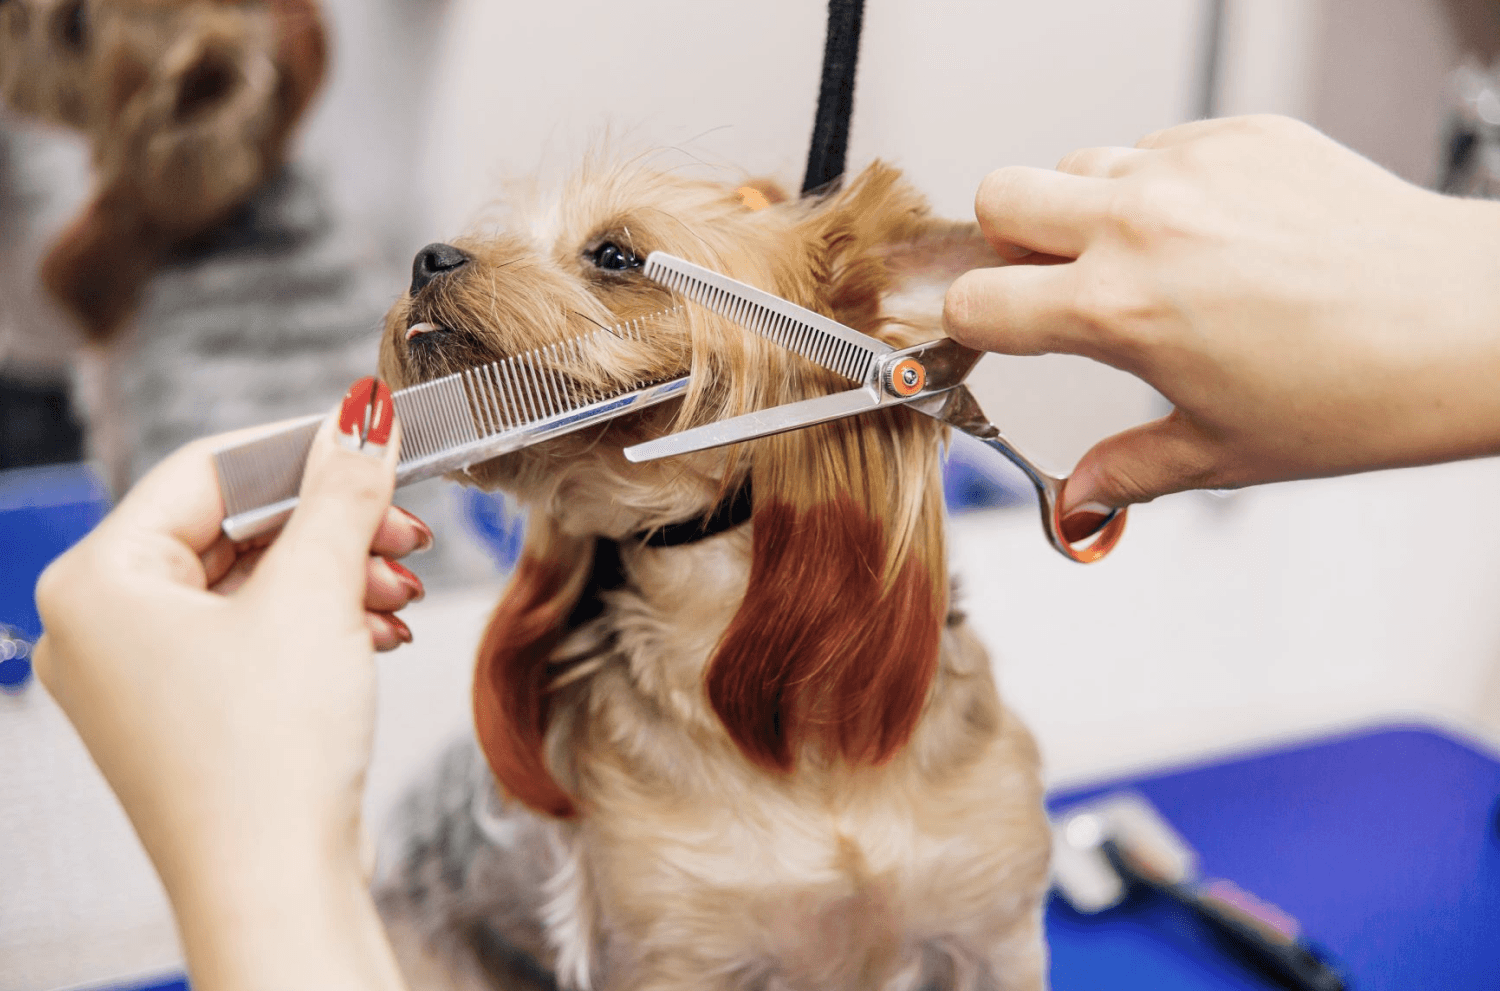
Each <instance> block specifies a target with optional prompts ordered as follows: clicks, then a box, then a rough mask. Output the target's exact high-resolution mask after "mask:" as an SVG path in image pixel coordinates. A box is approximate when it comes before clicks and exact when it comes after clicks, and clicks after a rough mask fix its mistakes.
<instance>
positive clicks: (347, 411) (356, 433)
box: [338, 375, 396, 458]
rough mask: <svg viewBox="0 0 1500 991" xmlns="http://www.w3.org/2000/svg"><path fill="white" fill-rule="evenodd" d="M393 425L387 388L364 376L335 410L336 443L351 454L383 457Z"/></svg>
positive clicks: (390, 400) (389, 390)
mask: <svg viewBox="0 0 1500 991" xmlns="http://www.w3.org/2000/svg"><path fill="white" fill-rule="evenodd" d="M395 424H396V403H395V400H394V399H392V398H391V387H390V386H388V385H386V384H385V383H384V382H382V381H380V380H379V379H377V378H374V377H372V376H368V375H367V376H365V377H364V378H362V379H360V380H359V381H358V382H355V383H354V384H353V385H351V386H350V387H349V391H348V392H346V393H345V394H344V402H343V404H342V405H341V406H339V427H338V429H339V442H340V443H341V444H343V445H344V447H345V448H347V449H348V450H351V451H359V452H360V453H361V454H368V455H370V456H371V457H372V458H378V457H381V456H383V455H384V454H385V446H386V444H388V443H390V440H391V430H392V429H393V428H394V427H395Z"/></svg>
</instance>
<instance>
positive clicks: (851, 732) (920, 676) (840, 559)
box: [707, 165, 947, 771]
mask: <svg viewBox="0 0 1500 991" xmlns="http://www.w3.org/2000/svg"><path fill="white" fill-rule="evenodd" d="M932 229H933V222H932V221H931V220H930V218H929V217H928V215H927V209H926V205H925V203H924V202H923V201H922V199H921V198H920V197H919V196H918V195H917V194H916V193H915V192H914V191H912V190H911V189H910V187H908V186H906V185H905V184H904V183H903V182H901V181H900V178H899V174H898V173H896V172H895V171H894V170H892V169H888V168H885V167H883V166H878V165H877V166H874V167H872V169H870V170H867V171H866V172H865V173H864V174H863V175H861V176H860V177H859V178H857V179H856V180H854V182H853V183H851V184H850V185H849V186H848V187H846V188H845V190H844V191H842V192H840V193H837V194H835V195H834V196H832V197H830V198H829V199H827V200H825V201H824V202H823V203H821V204H820V205H818V206H816V207H814V208H812V209H811V210H810V212H809V213H808V215H807V216H806V217H805V219H804V220H803V221H802V222H801V223H799V224H798V225H797V228H796V230H795V232H794V234H795V241H794V243H793V244H792V246H791V247H790V248H789V249H788V251H787V252H786V259H787V260H788V261H787V264H786V268H785V269H784V271H783V273H782V276H781V281H782V285H781V286H780V287H779V288H780V290H781V291H782V293H783V294H784V295H788V296H789V297H790V298H793V299H796V300H797V301H798V302H800V303H802V304H803V305H807V306H811V307H813V308H815V309H818V310H821V311H822V312H825V313H828V314H830V315H832V316H835V317H836V318H838V319H840V320H842V321H843V322H845V323H847V324H849V325H851V326H854V327H856V328H858V329H859V330H861V331H864V332H866V333H872V334H884V335H886V336H894V337H896V338H899V336H900V334H901V333H902V332H903V331H902V330H901V329H900V328H897V327H894V326H892V321H891V319H890V317H889V315H888V314H886V312H885V310H884V309H883V303H884V300H885V297H886V296H887V295H888V294H889V293H890V292H891V291H892V290H893V288H895V287H896V286H897V285H898V282H897V280H896V279H895V278H894V277H893V259H894V258H897V257H898V255H899V253H900V252H902V251H906V250H908V249H910V248H913V247H914V246H915V245H917V244H919V243H920V242H921V241H922V240H923V239H924V237H925V236H926V234H927V233H928V232H929V231H931V230H932ZM928 336H929V337H931V336H936V335H935V334H931V333H929V334H928ZM919 339H920V338H919ZM780 380H781V381H785V382H786V386H785V388H786V390H787V393H788V394H786V395H783V396H781V397H779V398H780V400H781V401H788V400H791V399H800V398H805V392H806V390H807V389H808V388H809V387H810V386H811V387H814V388H824V389H826V388H840V387H847V385H848V384H847V383H843V384H842V385H839V384H836V383H834V382H833V381H832V380H831V379H826V380H825V379H823V378H819V377H816V376H812V377H804V376H800V375H797V374H793V375H788V376H784V377H780ZM767 388H768V390H771V391H774V388H775V387H774V386H768V387H767ZM799 390H802V391H803V394H801V395H799V394H797V392H798V391H799ZM941 442H942V435H941V428H940V427H939V425H938V424H937V423H936V421H933V420H931V419H929V418H927V417H924V416H921V415H919V414H913V413H912V412H911V411H909V410H906V409H900V408H897V409H889V410H885V411H881V412H879V413H875V414H867V415H864V416H861V417H856V418H852V419H846V420H840V421H836V422H834V423H829V424H825V425H822V426H819V427H813V428H810V429H806V430H799V431H795V432H792V433H788V434H781V435H779V436H775V437H769V438H765V439H763V440H760V441H757V442H755V444H754V447H753V449H752V451H751V453H750V464H751V469H750V470H751V473H752V478H753V487H754V492H755V514H754V518H753V525H754V534H753V537H752V541H753V547H754V550H753V559H752V564H751V572H750V578H749V584H748V586H747V590H746V593H745V599H744V602H743V604H742V606H741V608H740V610H739V612H738V613H737V614H736V616H735V617H734V619H733V620H732V621H731V623H730V625H729V627H728V629H727V630H726V632H725V634H724V636H723V638H722V640H721V641H720V643H719V646H718V649H717V651H716V653H715V655H714V658H713V660H712V661H711V663H710V666H709V670H708V674H707V691H708V695H709V700H710V703H711V704H712V706H713V708H714V710H715V712H716V713H717V714H718V716H719V718H720V720H721V721H722V722H723V724H724V726H725V728H726V729H727V730H728V732H729V734H730V736H731V737H732V738H733V740H734V741H735V743H736V744H737V745H738V746H739V748H740V749H741V751H742V752H743V753H744V754H745V755H746V757H748V758H749V759H750V760H752V761H754V762H755V763H757V764H760V765H761V766H763V767H767V768H775V769H780V770H784V771H785V770H791V769H792V768H793V767H794V766H795V765H796V762H797V760H798V757H799V755H800V754H802V753H803V752H804V751H807V750H808V749H809V748H811V752H812V753H815V754H817V755H819V756H820V757H821V758H822V759H834V760H838V759H841V760H843V761H846V762H848V763H851V764H873V763H879V762H881V761H883V760H885V759H887V758H889V757H891V756H892V755H893V754H894V753H895V752H896V751H897V750H899V749H900V748H901V747H902V746H903V745H904V744H905V743H906V742H907V740H908V739H909V738H910V736H911V733H912V732H913V730H914V729H915V728H916V725H917V721H918V720H919V718H920V717H921V713H922V709H923V706H924V705H925V703H926V699H927V693H928V688H929V686H930V684H931V681H932V677H933V674H934V672H935V671H936V669H937V655H938V647H939V641H940V638H941V635H942V626H943V621H944V618H945V616H946V612H947V577H946V576H947V569H946V563H945V560H944V554H943V540H942V527H943V501H942V498H943V495H942V478H941V472H940V462H939V459H940V453H941V452H940V447H941Z"/></svg>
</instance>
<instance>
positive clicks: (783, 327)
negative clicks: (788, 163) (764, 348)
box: [642, 251, 892, 383]
mask: <svg viewBox="0 0 1500 991" xmlns="http://www.w3.org/2000/svg"><path fill="white" fill-rule="evenodd" d="M642 271H643V272H644V274H645V275H646V277H647V278H649V279H652V280H654V281H656V282H659V283H661V284H662V285H664V286H666V287H667V288H669V289H671V290H673V291H674V292H677V293H680V294H681V295H683V296H686V297H687V298H688V299H691V300H692V301H693V302H695V303H698V304H700V305H702V306H705V307H707V308H708V309H710V310H712V311H713V312H715V313H717V314H719V315H720V316H723V317H728V318H729V319H730V320H733V321H734V322H735V323H737V324H739V325H740V326H742V327H744V328H745V329H747V330H750V331H753V332H754V333H756V334H759V335H761V336H762V337H765V338H768V339H770V340H771V341H773V342H775V343H776V344H779V345H780V346H781V347H783V348H786V349H787V350H788V351H793V352H795V353H797V354H800V355H802V357H804V358H806V359H808V360H809V361H811V362H813V363H814V364H816V365H821V366H822V367H824V368H826V369H828V370H829V371H831V372H835V373H837V374H839V375H842V376H844V377H845V378H847V379H850V380H852V381H855V382H861V383H863V382H866V381H867V380H869V379H870V378H871V377H872V375H873V372H874V369H875V364H876V362H877V361H878V360H879V359H880V358H881V357H882V356H883V355H886V354H889V353H890V352H891V350H892V349H891V348H890V347H889V346H888V345H886V344H885V343H883V342H881V341H877V340H875V339H874V338H873V337H867V336H866V335H864V334H861V333H859V332H858V331H855V330H851V329H850V328H848V327H845V326H844V325H843V324H841V323H838V322H837V321H835V320H830V319H828V318H827V317H825V316H823V315H822V314H821V313H814V312H813V311H812V310H809V309H807V308H806V307H802V306H798V305H797V304H796V303H791V302H788V301H787V300H784V299H782V298H780V297H779V296H773V295H771V294H770V293H768V292H764V291H762V290H760V289H756V288H755V287H754V286H748V285H746V284H744V283H743V282H738V281H736V280H734V279H731V278H729V277H728V276H725V275H720V274H719V273H718V272H714V271H712V270H710V269H706V268H703V267H702V266H699V265H694V264H693V263H692V262H689V261H684V260H682V259H681V258H678V257H676V256H674V255H668V254H664V253H663V252H660V251H653V252H652V253H651V254H650V255H648V256H647V257H646V265H645V267H644V268H643V269H642Z"/></svg>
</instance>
